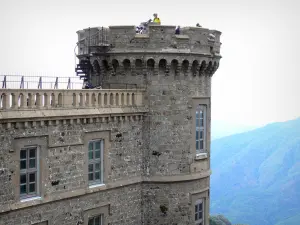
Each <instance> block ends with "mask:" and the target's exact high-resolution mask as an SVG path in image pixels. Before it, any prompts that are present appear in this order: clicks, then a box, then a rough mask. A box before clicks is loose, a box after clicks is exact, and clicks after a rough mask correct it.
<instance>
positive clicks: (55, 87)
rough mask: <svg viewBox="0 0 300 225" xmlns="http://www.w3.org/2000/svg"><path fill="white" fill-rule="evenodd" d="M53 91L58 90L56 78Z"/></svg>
mask: <svg viewBox="0 0 300 225" xmlns="http://www.w3.org/2000/svg"><path fill="white" fill-rule="evenodd" d="M54 89H58V77H56V79H55V84H54Z"/></svg>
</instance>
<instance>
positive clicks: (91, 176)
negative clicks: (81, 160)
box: [89, 173, 94, 181]
mask: <svg viewBox="0 0 300 225" xmlns="http://www.w3.org/2000/svg"><path fill="white" fill-rule="evenodd" d="M93 175H94V174H93V173H89V180H90V181H92V180H94V176H93Z"/></svg>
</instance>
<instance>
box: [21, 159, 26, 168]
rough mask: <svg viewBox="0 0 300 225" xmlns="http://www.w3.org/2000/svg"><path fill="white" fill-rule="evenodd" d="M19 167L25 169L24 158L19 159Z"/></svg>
mask: <svg viewBox="0 0 300 225" xmlns="http://www.w3.org/2000/svg"><path fill="white" fill-rule="evenodd" d="M20 169H21V170H23V169H26V160H21V161H20Z"/></svg>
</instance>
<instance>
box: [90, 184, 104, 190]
mask: <svg viewBox="0 0 300 225" xmlns="http://www.w3.org/2000/svg"><path fill="white" fill-rule="evenodd" d="M103 186H105V184H93V185H90V186H89V188H90V189H91V188H97V187H103Z"/></svg>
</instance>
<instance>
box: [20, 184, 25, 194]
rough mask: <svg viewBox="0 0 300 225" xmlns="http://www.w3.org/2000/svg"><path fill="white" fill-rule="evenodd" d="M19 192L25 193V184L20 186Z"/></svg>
mask: <svg viewBox="0 0 300 225" xmlns="http://www.w3.org/2000/svg"><path fill="white" fill-rule="evenodd" d="M20 194H26V184H23V185H21V186H20Z"/></svg>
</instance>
